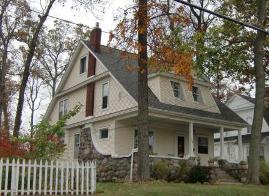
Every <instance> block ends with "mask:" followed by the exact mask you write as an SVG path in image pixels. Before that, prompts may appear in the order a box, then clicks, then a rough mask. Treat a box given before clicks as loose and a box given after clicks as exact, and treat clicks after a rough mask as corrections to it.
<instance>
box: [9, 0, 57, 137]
mask: <svg viewBox="0 0 269 196" xmlns="http://www.w3.org/2000/svg"><path fill="white" fill-rule="evenodd" d="M55 1H56V0H49V2H48V5H47V7H46V8H45V10H44V13H43V15H39V22H38V23H37V25H36V26H35V28H34V30H33V35H32V37H31V38H30V40H29V44H28V51H27V56H26V61H25V62H24V65H23V68H24V70H23V74H22V81H21V85H20V89H19V98H18V104H17V110H16V117H15V123H14V130H13V135H14V136H15V137H17V136H18V135H19V130H20V126H21V116H22V110H23V104H24V94H25V90H26V85H27V81H28V78H29V75H30V66H31V63H32V59H33V57H34V53H35V49H36V46H37V43H38V38H39V33H40V31H41V29H42V27H43V25H44V23H45V21H46V19H47V17H48V15H49V12H50V9H51V8H52V6H53V4H54V3H55Z"/></svg>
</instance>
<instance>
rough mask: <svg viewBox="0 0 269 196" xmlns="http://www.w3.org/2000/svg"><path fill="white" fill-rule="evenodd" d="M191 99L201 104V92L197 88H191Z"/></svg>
mask: <svg viewBox="0 0 269 196" xmlns="http://www.w3.org/2000/svg"><path fill="white" fill-rule="evenodd" d="M192 97H193V100H194V101H198V102H202V95H201V91H200V89H199V88H198V87H197V86H192Z"/></svg>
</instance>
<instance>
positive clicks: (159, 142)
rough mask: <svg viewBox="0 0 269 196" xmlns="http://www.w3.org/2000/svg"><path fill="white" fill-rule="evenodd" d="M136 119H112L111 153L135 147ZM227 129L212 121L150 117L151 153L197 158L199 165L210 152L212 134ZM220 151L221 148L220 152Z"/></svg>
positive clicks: (126, 153)
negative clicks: (113, 124) (112, 139)
mask: <svg viewBox="0 0 269 196" xmlns="http://www.w3.org/2000/svg"><path fill="white" fill-rule="evenodd" d="M135 125H136V118H135V117H132V118H128V119H120V120H119V119H118V120H116V121H115V131H114V134H115V136H114V138H115V146H114V156H129V155H130V154H131V153H132V151H133V150H134V149H136V148H137V134H136V126H135ZM224 130H227V131H228V130H230V129H229V128H224V127H223V126H222V127H218V126H217V125H216V124H214V123H211V124H210V123H203V122H196V121H186V120H182V119H179V118H178V119H168V118H161V117H156V116H151V117H150V133H149V144H150V150H151V154H152V155H153V156H156V157H164V158H165V157H174V158H178V159H188V158H190V157H199V158H200V161H201V164H202V165H208V160H209V159H212V158H214V157H215V156H219V157H220V158H221V157H222V154H219V155H214V133H216V132H220V133H222V135H223V132H224ZM221 153H223V150H222V151H221Z"/></svg>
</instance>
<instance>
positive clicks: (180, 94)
mask: <svg viewBox="0 0 269 196" xmlns="http://www.w3.org/2000/svg"><path fill="white" fill-rule="evenodd" d="M171 82H175V83H178V85H179V97H175V95H174V89H173V86H172V83H171ZM169 84H170V87H171V89H172V94H173V97H174V98H175V99H177V100H179V101H184V100H185V94H184V90H183V86H182V84H181V82H178V81H176V80H169Z"/></svg>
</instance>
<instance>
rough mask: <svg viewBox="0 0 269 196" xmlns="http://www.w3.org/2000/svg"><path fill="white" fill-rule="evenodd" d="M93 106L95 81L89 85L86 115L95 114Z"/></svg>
mask: <svg viewBox="0 0 269 196" xmlns="http://www.w3.org/2000/svg"><path fill="white" fill-rule="evenodd" d="M93 108H94V83H90V84H88V86H87V97H86V116H93Z"/></svg>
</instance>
